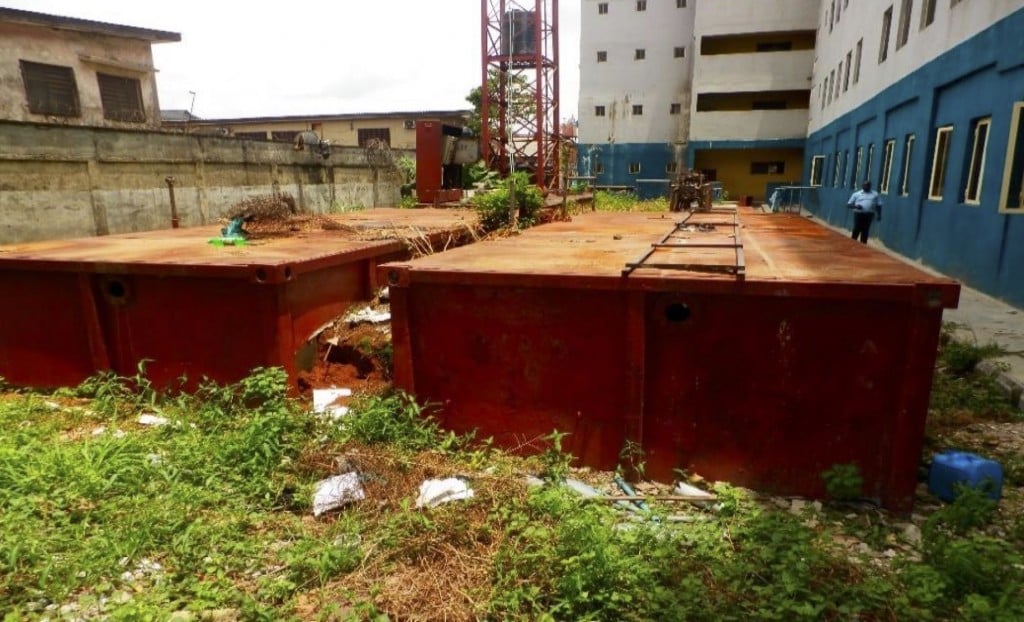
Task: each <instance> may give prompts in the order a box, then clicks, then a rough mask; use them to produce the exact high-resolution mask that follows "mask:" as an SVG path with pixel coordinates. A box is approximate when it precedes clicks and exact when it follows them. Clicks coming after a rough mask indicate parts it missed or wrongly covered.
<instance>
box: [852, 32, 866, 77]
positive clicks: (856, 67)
mask: <svg viewBox="0 0 1024 622" xmlns="http://www.w3.org/2000/svg"><path fill="white" fill-rule="evenodd" d="M863 49H864V39H860V40H859V41H857V53H856V54H854V56H853V83H854V84H857V81H858V80H860V55H861V52H862V51H863Z"/></svg>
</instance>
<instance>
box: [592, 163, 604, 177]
mask: <svg viewBox="0 0 1024 622" xmlns="http://www.w3.org/2000/svg"><path fill="white" fill-rule="evenodd" d="M590 170H591V171H593V173H594V175H600V174H601V173H603V172H604V166H603V165H602V164H601V163H600V162H594V164H592V165H591V167H590Z"/></svg>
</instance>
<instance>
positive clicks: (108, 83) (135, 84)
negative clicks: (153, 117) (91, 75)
mask: <svg viewBox="0 0 1024 622" xmlns="http://www.w3.org/2000/svg"><path fill="white" fill-rule="evenodd" d="M96 77H97V78H98V80H99V84H100V101H101V102H102V103H103V118H104V119H110V120H111V121H125V122H130V123H142V122H144V121H145V120H146V113H145V112H144V111H143V110H142V85H141V84H140V83H139V81H138V80H136V79H134V78H122V77H121V76H111V75H107V74H105V73H98V74H96Z"/></svg>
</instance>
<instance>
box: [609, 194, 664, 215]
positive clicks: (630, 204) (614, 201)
mask: <svg viewBox="0 0 1024 622" xmlns="http://www.w3.org/2000/svg"><path fill="white" fill-rule="evenodd" d="M594 209H596V210H597V211H600V212H667V211H668V199H667V198H665V197H658V198H655V199H644V200H640V199H638V198H637V196H636V194H635V193H633V192H609V191H607V190H599V191H597V192H595V193H594Z"/></svg>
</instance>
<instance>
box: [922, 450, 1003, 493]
mask: <svg viewBox="0 0 1024 622" xmlns="http://www.w3.org/2000/svg"><path fill="white" fill-rule="evenodd" d="M958 483H963V484H966V485H968V486H970V487H972V488H976V487H978V486H985V487H986V490H987V491H988V493H989V494H988V496H989V498H991V499H998V498H999V497H1000V496H1001V495H1002V492H1003V467H1002V465H1000V464H999V463H998V462H996V461H995V460H989V459H987V458H982V457H981V456H977V455H975V454H972V453H967V452H965V451H947V452H944V453H941V454H936V455H935V457H934V458H933V459H932V468H931V471H930V472H929V474H928V491H929V492H931V493H932V494H933V495H935V496H936V497H938V498H940V499H942V500H943V501H947V502H948V501H953V499H954V498H955V497H956V493H955V491H954V486H955V485H956V484H958Z"/></svg>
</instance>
